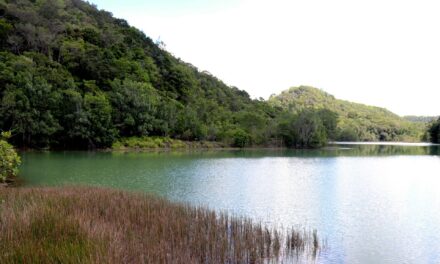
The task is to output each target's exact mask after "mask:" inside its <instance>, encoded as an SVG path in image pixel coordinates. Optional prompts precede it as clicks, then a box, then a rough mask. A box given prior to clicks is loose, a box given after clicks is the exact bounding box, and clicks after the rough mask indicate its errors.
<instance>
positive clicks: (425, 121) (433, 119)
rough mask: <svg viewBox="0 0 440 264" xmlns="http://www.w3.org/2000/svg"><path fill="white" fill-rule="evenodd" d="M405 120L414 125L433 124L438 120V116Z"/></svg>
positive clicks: (407, 118)
mask: <svg viewBox="0 0 440 264" xmlns="http://www.w3.org/2000/svg"><path fill="white" fill-rule="evenodd" d="M403 119H405V120H408V121H410V122H414V123H431V122H433V121H435V120H437V119H438V116H413V115H409V116H404V117H403Z"/></svg>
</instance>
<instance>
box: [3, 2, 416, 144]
mask: <svg viewBox="0 0 440 264" xmlns="http://www.w3.org/2000/svg"><path fill="white" fill-rule="evenodd" d="M0 99H1V106H0V130H1V131H11V132H12V136H11V138H10V139H9V140H10V142H11V143H12V144H14V145H15V146H17V147H22V148H63V149H71V148H82V149H84V148H105V147H109V146H111V145H112V144H113V143H114V142H115V141H116V140H118V139H121V138H128V137H143V136H160V137H170V138H175V139H182V140H188V141H200V140H207V141H219V142H224V143H226V144H228V145H231V146H237V147H243V146H251V145H259V146H280V145H287V146H290V147H318V146H321V145H323V144H325V143H326V142H327V141H328V140H335V139H347V140H358V139H360V140H370V139H380V140H395V139H396V138H399V139H400V138H410V139H413V140H414V138H415V137H416V134H417V133H413V131H411V128H410V127H409V123H403V122H401V120H400V119H398V117H395V118H394V119H392V122H385V121H387V120H382V119H380V121H378V122H384V123H383V124H380V125H379V126H377V124H372V123H368V124H367V125H365V126H360V125H359V124H360V123H362V122H363V121H364V120H363V119H359V120H358V122H355V123H353V122H354V121H353V120H356V119H354V118H346V116H345V111H335V109H332V108H325V107H324V108H316V107H310V108H309V107H302V108H301V109H300V110H298V111H294V112H292V111H290V110H289V109H288V108H286V107H285V106H284V105H279V104H276V103H273V101H274V100H271V102H267V101H264V100H254V99H251V98H250V96H249V95H248V94H247V93H246V92H245V91H242V90H239V89H237V88H235V87H230V86H228V85H226V84H224V83H223V82H222V81H220V80H219V79H217V78H216V77H214V76H212V75H211V74H210V73H208V72H201V71H199V70H198V69H197V68H196V67H194V66H193V65H191V64H188V63H186V62H183V61H181V60H180V59H177V58H175V57H174V56H173V55H172V54H170V53H169V52H167V51H166V50H164V49H163V48H161V46H160V45H158V44H156V43H155V42H154V41H153V40H151V39H150V38H149V37H147V36H146V35H145V34H144V33H143V32H141V31H139V30H137V29H136V28H133V27H131V26H130V25H129V24H128V23H127V22H126V21H125V20H122V19H117V18H114V17H113V16H112V14H111V13H109V12H106V11H103V10H98V9H97V8H96V7H95V6H93V5H91V4H89V3H87V2H84V1H81V0H33V1H32V0H0ZM289 107H290V106H289ZM347 112H348V114H349V115H358V114H359V113H358V112H356V109H354V110H353V111H347ZM381 114H383V113H379V115H378V116H382V115H381ZM338 116H339V117H338ZM378 116H373V117H372V118H376V117H378ZM383 116H384V117H385V118H387V117H388V116H389V115H387V113H385V114H384V115H383ZM340 117H342V118H340ZM338 120H339V121H338ZM350 120H351V121H350ZM369 120H370V121H371V120H372V119H369ZM393 120H394V121H396V120H397V121H398V122H397V121H396V122H394V121H393ZM371 122H372V121H371ZM393 122H394V123H393ZM402 124H405V126H402ZM407 124H408V126H407ZM382 125H383V126H382ZM341 129H342V130H341ZM363 130H365V133H367V136H363V135H361V133H364V132H363ZM353 131H354V132H353Z"/></svg>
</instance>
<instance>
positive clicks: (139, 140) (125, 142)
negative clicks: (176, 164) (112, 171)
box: [112, 136, 228, 150]
mask: <svg viewBox="0 0 440 264" xmlns="http://www.w3.org/2000/svg"><path fill="white" fill-rule="evenodd" d="M225 147H228V145H226V144H222V143H221V142H213V141H183V140H179V139H172V138H169V137H147V136H144V137H129V138H121V139H118V140H117V141H116V142H114V143H113V145H112V150H136V149H219V148H225Z"/></svg>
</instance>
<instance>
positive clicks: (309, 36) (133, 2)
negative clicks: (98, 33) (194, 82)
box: [90, 0, 440, 115]
mask: <svg viewBox="0 0 440 264" xmlns="http://www.w3.org/2000/svg"><path fill="white" fill-rule="evenodd" d="M90 2H92V3H94V4H96V5H97V6H98V8H99V9H104V10H107V11H110V12H112V13H113V14H114V16H115V17H118V18H123V19H125V20H127V21H128V22H129V23H130V24H131V25H132V26H135V27H137V28H139V29H141V30H142V31H144V32H145V34H146V35H147V36H149V37H150V38H152V39H153V40H157V39H159V38H160V39H161V40H162V41H163V42H164V43H165V44H166V49H167V50H168V51H169V52H171V53H172V54H174V55H175V56H176V57H179V58H181V59H182V60H184V61H186V62H188V63H191V64H193V65H194V66H196V67H197V68H198V69H199V70H201V71H203V70H206V71H209V72H211V73H212V74H213V75H215V76H216V77H218V78H219V79H221V80H222V81H224V82H225V83H226V84H228V85H231V86H236V87H238V88H239V89H243V90H246V91H247V92H248V93H249V94H250V95H251V97H253V98H258V97H263V98H264V99H267V98H268V97H269V96H270V95H271V94H278V93H280V92H281V91H283V90H286V89H288V88H289V87H292V86H300V85H309V86H314V87H317V88H320V89H322V90H324V91H326V92H328V93H330V94H333V95H334V96H335V97H336V98H339V99H344V100H350V101H353V102H357V103H363V104H368V105H374V106H379V107H385V108H387V109H389V110H391V111H393V112H395V113H397V114H399V115H439V114H440V109H439V107H438V105H439V102H438V100H439V98H440V72H439V71H440V37H438V34H436V32H437V31H438V27H437V26H438V25H440V16H438V10H440V3H436V1H431V0H418V1H407V0H400V1H399V0H382V1H379V0H371V1H353V0H335V1H326V0H300V1H287V0H273V1H270V2H269V1H261V0H257V1H256V0H223V1H220V0H214V1H202V0H191V1H190V0H187V1H183V0H161V1H152V0H147V1H137V0H127V1H123V2H122V1H118V0H92V1H90Z"/></svg>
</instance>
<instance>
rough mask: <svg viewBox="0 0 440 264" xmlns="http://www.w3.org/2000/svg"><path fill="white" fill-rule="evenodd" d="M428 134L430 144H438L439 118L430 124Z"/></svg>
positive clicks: (439, 138)
mask: <svg viewBox="0 0 440 264" xmlns="http://www.w3.org/2000/svg"><path fill="white" fill-rule="evenodd" d="M428 134H429V138H430V140H431V142H432V143H436V144H439V143H440V118H439V119H438V120H437V121H436V122H433V123H432V124H431V126H430V128H429V130H428Z"/></svg>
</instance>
